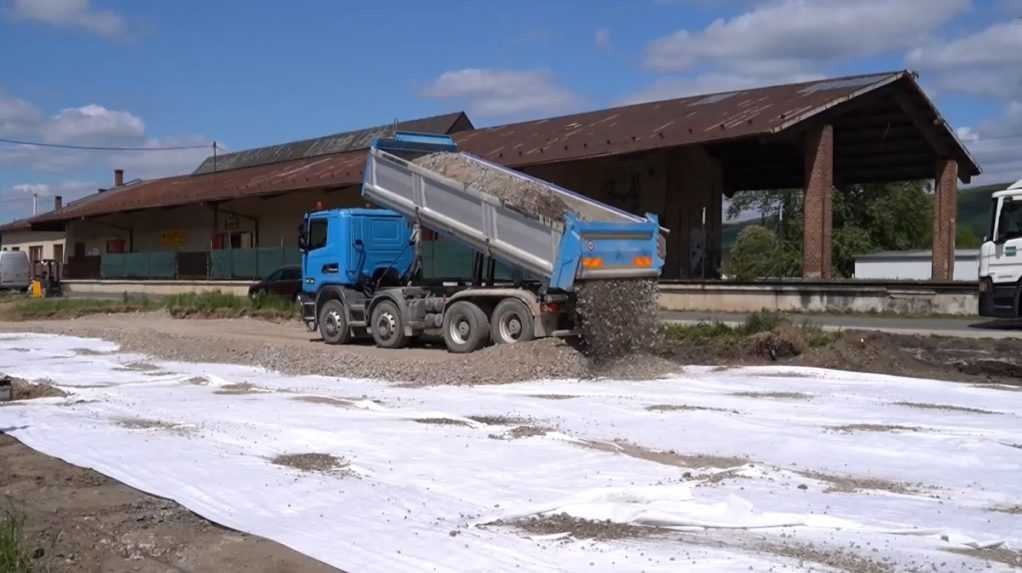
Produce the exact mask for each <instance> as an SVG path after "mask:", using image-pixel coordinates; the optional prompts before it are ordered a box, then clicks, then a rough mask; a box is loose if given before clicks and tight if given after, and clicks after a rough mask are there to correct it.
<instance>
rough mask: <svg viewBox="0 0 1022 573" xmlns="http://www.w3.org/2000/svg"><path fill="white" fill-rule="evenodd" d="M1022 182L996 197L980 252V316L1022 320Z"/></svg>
mask: <svg viewBox="0 0 1022 573" xmlns="http://www.w3.org/2000/svg"><path fill="white" fill-rule="evenodd" d="M1020 298H1022V180H1019V181H1017V182H1015V184H1013V185H1011V186H1010V187H1008V188H1007V189H1005V190H1003V191H997V192H995V193H994V194H993V208H992V215H991V218H990V231H989V234H988V235H987V236H986V237H985V238H984V240H983V245H982V246H981V247H980V251H979V314H980V315H981V316H989V317H998V318H1019V317H1022V309H1020Z"/></svg>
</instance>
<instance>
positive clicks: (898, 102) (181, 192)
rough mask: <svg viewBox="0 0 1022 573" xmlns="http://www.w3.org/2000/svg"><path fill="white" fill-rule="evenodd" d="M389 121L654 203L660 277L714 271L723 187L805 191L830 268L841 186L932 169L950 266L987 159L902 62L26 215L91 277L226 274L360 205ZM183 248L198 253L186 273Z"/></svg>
mask: <svg viewBox="0 0 1022 573" xmlns="http://www.w3.org/2000/svg"><path fill="white" fill-rule="evenodd" d="M395 129H397V130H407V131H423V132H432V133H445V134H450V135H452V136H453V137H454V139H455V140H456V141H457V143H458V145H459V146H460V147H461V148H462V149H463V150H465V151H468V152H470V153H474V154H476V155H479V156H481V157H483V158H486V159H489V160H492V161H495V162H498V163H502V164H505V165H508V166H509V167H512V168H515V169H520V170H523V171H526V172H528V173H530V174H533V175H535V176H537V177H541V178H545V179H548V180H550V181H553V182H555V183H557V184H559V185H562V186H564V187H567V188H570V189H573V190H575V191H578V192H581V193H585V194H588V195H591V196H593V197H596V198H598V199H600V200H603V201H606V202H609V203H611V204H614V205H615V206H618V207H620V208H623V209H627V210H631V211H648V212H654V213H657V214H658V215H659V216H660V220H661V222H662V223H663V224H664V225H665V226H666V227H668V228H669V229H670V230H671V232H670V235H669V236H670V239H669V247H668V261H667V264H666V266H665V276H667V277H673V278H685V277H713V276H716V274H717V272H718V270H719V269H718V267H719V261H720V227H721V209H722V197H723V196H727V195H730V194H732V193H734V192H736V191H740V190H745V189H769V188H802V189H805V193H806V197H805V210H806V212H805V217H804V219H805V225H806V228H805V249H804V260H803V268H804V273H805V275H806V276H807V277H811V278H824V279H826V278H829V277H830V273H831V270H830V266H831V265H830V240H831V239H830V237H831V233H832V229H831V213H830V196H831V192H832V189H833V187H834V186H835V185H849V184H859V183H867V182H885V181H903V180H923V179H926V180H934V181H935V182H936V185H935V189H936V201H935V207H936V213H937V217H936V219H935V226H934V230H935V232H934V253H935V256H934V265H933V276H934V277H936V278H945V277H950V276H952V271H953V269H952V267H953V260H954V258H953V256H952V249H953V246H954V219H955V214H954V209H955V208H956V207H955V201H954V198H955V194H956V192H957V181H958V180H961V181H964V182H968V181H969V180H970V178H971V177H973V176H975V175H977V174H979V172H980V167H979V165H978V164H977V162H976V161H975V159H974V158H973V157H972V156H971V155H970V154H969V152H968V150H967V149H966V148H965V147H964V146H963V145H962V143H961V142H960V141H959V140H958V139H957V137H956V135H955V131H954V130H953V129H952V128H951V127H950V126H949V125H948V123H947V122H946V121H945V120H944V119H943V117H942V116H941V115H940V112H939V110H937V109H936V107H935V106H934V105H933V103H932V102H931V101H930V99H929V98H928V97H927V96H926V94H925V93H924V92H923V90H922V89H921V88H920V86H919V84H918V82H917V79H916V77H915V75H914V74H913V73H911V72H907V71H898V72H889V73H881V74H871V75H860V76H852V77H844V78H835V79H828V80H821V81H814V82H805V83H797V84H786V85H778V86H769V87H763V88H755V89H746V90H738V91H732V92H725V93H718V94H708V95H700V96H692V97H685V98H678V99H671V100H666V101H655V102H649V103H640V104H634V105H628V106H622V107H615V108H610V109H603V110H597V111H590V112H584V113H577V114H571V115H565V116H560V117H553V118H546V119H539V120H535V121H525V122H519V123H513V124H507V125H501V126H495V127H486V128H481V129H475V128H473V126H472V124H471V121H470V120H469V119H468V117H467V116H466V115H465V114H464V113H454V114H447V115H443V116H436V117H432V118H424V119H419V120H413V121H409V122H402V123H396V124H392V125H389V126H377V127H373V128H367V129H364V130H357V131H353V132H346V133H342V134H335V135H330V136H325V137H320V138H314V139H308V140H303V141H297V142H292V143H285V144H281V145H274V146H269V147H263V148H259V149H253V150H248V151H241V152H237V153H231V154H226V155H218V156H217V157H215V158H214V157H210V158H208V159H206V160H205V161H204V162H203V163H202V164H201V165H200V166H199V167H198V168H197V169H196V170H195V171H194V172H193V173H191V174H187V175H180V176H176V177H167V178H163V179H155V180H150V181H142V182H138V183H135V184H133V185H120V186H115V187H114V188H112V189H109V190H106V191H105V192H103V193H99V194H97V195H95V196H93V199H92V200H90V201H86V202H82V203H80V204H75V205H68V206H66V207H64V208H63V209H60V210H57V211H54V212H51V213H46V214H43V215H39V216H37V217H34V218H32V219H30V220H29V222H30V224H31V225H32V227H33V228H34V229H53V228H64V227H66V228H67V229H68V244H69V245H74V251H73V254H72V259H73V261H72V264H71V265H70V268H71V270H74V271H75V272H80V273H81V275H82V276H86V275H88V276H93V277H103V276H107V274H105V273H104V271H103V269H104V268H105V267H104V263H103V262H102V258H103V257H104V256H106V255H125V254H133V253H147V252H160V253H171V254H174V255H173V256H171V255H166V254H165V255H161V256H163V257H164V259H165V260H166V261H170V260H171V259H175V257H176V260H177V261H178V263H177V265H178V267H176V268H174V269H171V268H170V264H169V263H167V265H165V266H164V268H163V270H162V271H161V272H160V273H159V276H160V277H161V278H174V277H181V276H188V277H193V278H194V277H203V276H205V277H207V278H210V277H212V278H219V277H221V276H223V273H219V271H217V272H214V269H213V267H215V266H216V265H214V264H212V263H207V264H206V265H205V266H203V265H202V264H199V262H198V261H200V260H207V261H208V260H210V256H211V255H210V254H209V253H211V252H214V251H219V250H238V251H244V250H258V249H270V248H279V249H281V250H283V251H287V252H291V251H294V248H295V245H296V243H295V241H296V236H295V228H296V227H297V225H298V224H299V222H300V220H301V215H302V213H303V212H304V211H306V210H309V209H312V208H314V206H315V205H322V206H324V207H326V208H333V207H345V206H361V205H363V204H364V203H363V201H362V199H361V197H360V195H359V191H358V186H359V184H360V183H361V180H362V167H363V165H364V162H365V156H366V151H365V150H366V148H367V147H368V146H369V144H370V143H371V141H372V139H373V138H374V137H377V136H378V135H381V134H384V133H387V132H388V131H390V130H395ZM254 256H255V255H254ZM288 256H289V255H288ZM203 257H205V259H203ZM257 258H258V257H257ZM284 258H286V257H283V258H281V259H280V260H282V261H283V260H284ZM111 260H112V259H111ZM182 260H188V261H192V262H188V263H187V264H185V265H184V266H185V267H187V268H186V269H185V271H187V272H182V269H181V268H180V267H181V266H182V265H181V264H180V261H182ZM83 261H89V262H88V263H87V264H86V263H83ZM150 267H151V265H150ZM150 267H147V268H150ZM246 269H248V270H246V271H245V272H247V273H249V274H251V275H253V276H254V275H255V274H258V271H260V270H261V269H260V267H259V266H258V265H255V266H254V267H253V266H251V265H249V266H247V267H246ZM252 269H256V270H252ZM109 272H110V273H114V274H116V273H117V272H118V271H117V270H116V269H114V268H113V267H112V266H111V267H110V270H109ZM133 272H134V271H133ZM136 274H138V273H137V272H136ZM228 274H230V273H228ZM235 275H237V273H234V275H231V276H235ZM110 276H113V275H110ZM238 276H240V275H238Z"/></svg>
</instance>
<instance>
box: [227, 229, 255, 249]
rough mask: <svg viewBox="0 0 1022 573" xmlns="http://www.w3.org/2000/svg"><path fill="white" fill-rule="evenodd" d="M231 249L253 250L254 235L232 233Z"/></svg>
mask: <svg viewBox="0 0 1022 573" xmlns="http://www.w3.org/2000/svg"><path fill="white" fill-rule="evenodd" d="M231 248H232V249H251V248H252V233H250V232H248V231H236V232H234V233H231Z"/></svg>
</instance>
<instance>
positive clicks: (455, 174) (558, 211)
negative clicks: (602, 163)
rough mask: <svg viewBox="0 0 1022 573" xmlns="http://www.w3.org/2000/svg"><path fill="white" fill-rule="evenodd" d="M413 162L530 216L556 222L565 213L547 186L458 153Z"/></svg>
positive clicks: (441, 154) (564, 209)
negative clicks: (495, 198)
mask: <svg viewBox="0 0 1022 573" xmlns="http://www.w3.org/2000/svg"><path fill="white" fill-rule="evenodd" d="M414 163H415V164H417V165H420V166H422V167H424V168H426V169H429V170H430V171H435V172H437V173H440V174H442V175H444V176H445V177H449V178H451V179H454V180H455V181H459V182H461V183H464V184H465V185H468V186H470V187H473V188H475V189H476V190H478V191H480V192H481V193H487V194H489V195H493V196H495V197H497V198H498V199H500V200H501V201H503V202H504V204H505V205H507V206H508V207H510V208H512V209H514V210H515V211H519V212H521V213H523V214H525V215H528V216H529V217H533V218H536V217H544V218H547V219H552V220H555V221H558V220H560V219H562V218H563V217H564V213H565V212H566V211H568V206H567V205H565V203H564V201H562V200H561V198H560V197H558V196H557V195H555V194H553V193H551V192H550V189H549V188H547V187H546V186H544V185H541V184H540V183H537V182H535V181H533V180H531V179H527V178H524V177H515V176H513V175H509V174H507V173H505V172H503V171H500V170H498V169H491V168H489V167H487V166H486V165H484V164H482V163H479V162H478V161H473V160H472V159H469V158H468V157H466V156H464V155H462V154H460V153H431V154H429V155H424V156H422V157H419V158H417V159H415V160H414Z"/></svg>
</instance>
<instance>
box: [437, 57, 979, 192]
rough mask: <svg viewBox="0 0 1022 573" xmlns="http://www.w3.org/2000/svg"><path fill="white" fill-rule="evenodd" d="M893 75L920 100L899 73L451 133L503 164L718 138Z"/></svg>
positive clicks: (747, 134)
mask: <svg viewBox="0 0 1022 573" xmlns="http://www.w3.org/2000/svg"><path fill="white" fill-rule="evenodd" d="M899 80H901V81H905V82H909V83H911V85H912V86H914V87H915V88H916V91H917V93H915V94H913V95H916V96H921V97H922V98H923V99H926V97H925V95H924V94H923V92H922V90H921V89H918V85H917V84H916V83H915V78H914V76H913V75H912V74H911V73H910V72H904V71H899V72H887V73H880V74H870V75H862V76H852V77H846V78H836V79H828V80H820V81H815V82H805V83H798V84H785V85H778V86H770V87H763V88H755V89H748V90H739V91H733V92H725V93H719V94H711V95H698V96H692V97H684V98H678V99H672V100H666V101H657V102H651V103H641V104H635V105H629V106H624V107H618V108H612V109H605V110H600V111H592V112H586V113H578V114H574V115H566V116H562V117H555V118H550V119H542V120H538V121H527V122H522V123H514V124H509V125H502V126H497V127H490V128H483V129H476V130H473V131H467V132H462V133H459V134H456V135H455V137H454V138H455V140H456V141H457V142H458V145H459V146H460V147H461V148H462V149H464V150H466V151H469V152H471V153H474V154H476V155H479V156H481V157H484V158H486V159H490V160H493V161H497V162H501V163H504V164H507V165H509V166H511V167H521V166H527V165H535V164H540V163H553V162H562V161H572V160H578V159H584V158H587V157H596V156H601V155H610V154H622V153H633V152H637V151H648V150H651V149H656V148H663V147H674V146H679V145H691V144H699V143H710V142H722V141H727V140H734V139H742V138H752V137H757V136H764V135H772V134H776V133H779V132H781V131H783V130H785V129H788V128H790V127H792V126H794V125H795V124H797V123H800V122H802V121H805V120H807V119H809V118H810V117H813V116H815V115H817V114H820V113H823V112H825V111H826V110H828V109H831V108H833V107H834V106H837V105H839V104H841V103H844V102H847V101H849V100H850V99H852V98H855V97H858V96H860V95H864V94H866V93H868V92H871V91H873V90H876V89H878V88H880V87H883V86H887V85H890V84H892V83H894V82H896V81H899ZM925 103H926V104H927V105H929V106H930V107H931V108H932V104H931V103H930V102H929V101H928V100H926V102H925ZM943 131H944V132H945V133H944V134H943V135H944V137H946V138H947V140H948V142H949V143H953V144H954V146H956V147H957V149H958V150H959V151H960V154H961V156H962V162H963V164H962V165H960V171H961V172H962V173H963V174H970V175H975V174H978V173H979V168H978V166H977V165H976V163H975V161H973V160H972V158H971V157H970V156H969V155H968V151H966V150H965V148H964V147H963V146H962V145H961V143H960V142H958V140H957V137H956V136H955V134H954V132H953V131H952V130H950V128H949V127H947V125H946V124H944V125H943Z"/></svg>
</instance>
